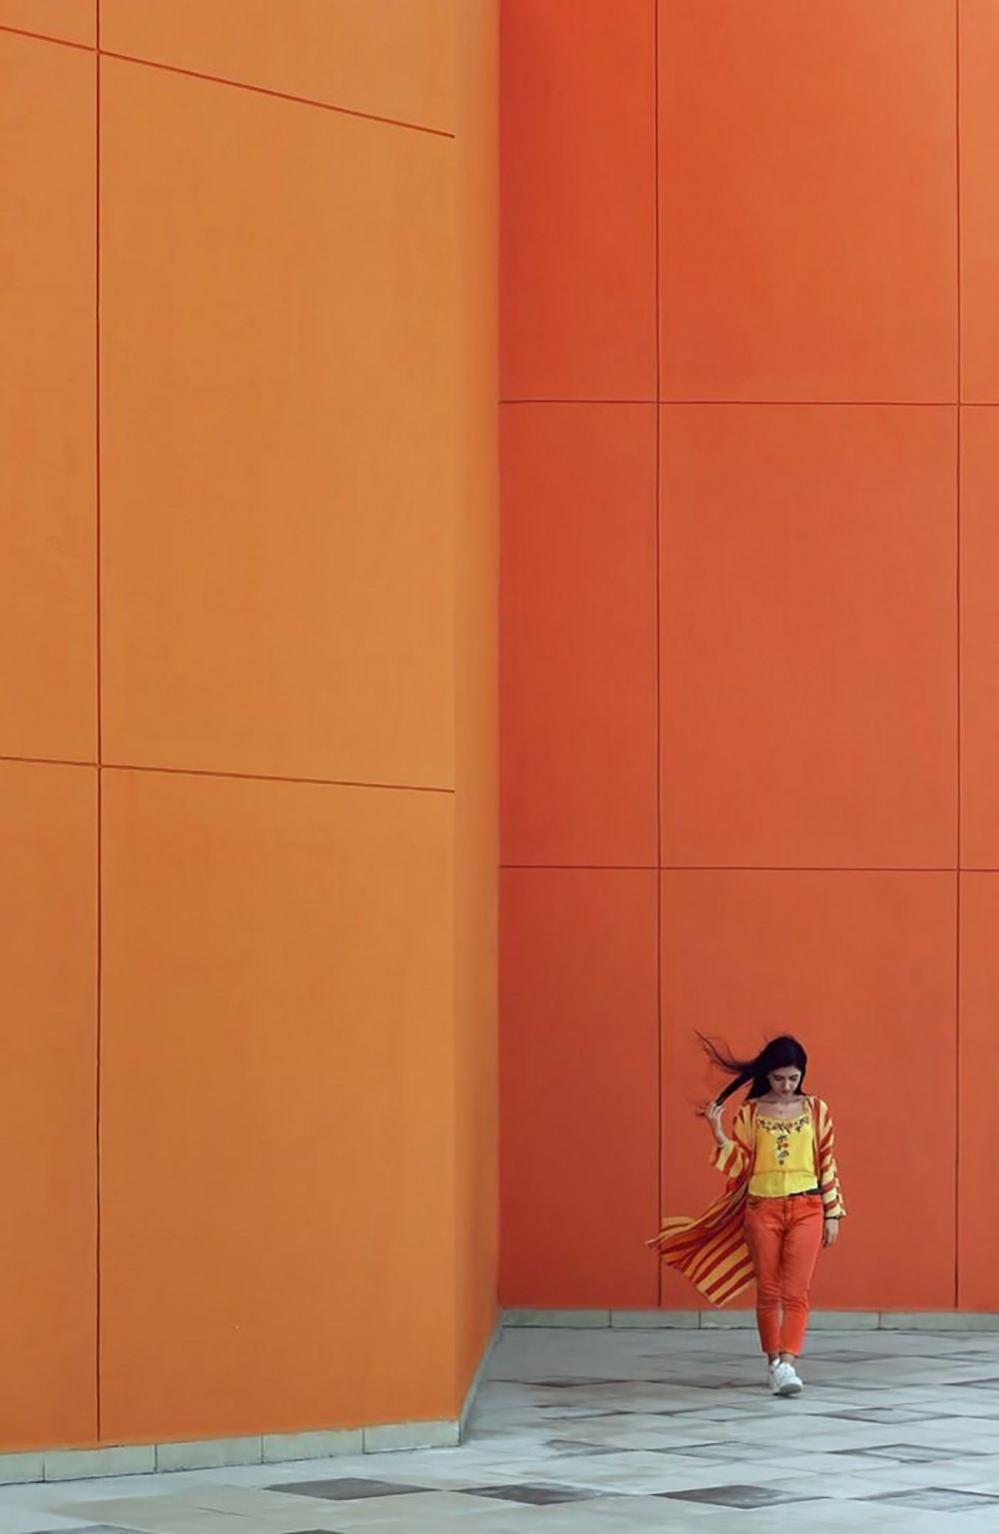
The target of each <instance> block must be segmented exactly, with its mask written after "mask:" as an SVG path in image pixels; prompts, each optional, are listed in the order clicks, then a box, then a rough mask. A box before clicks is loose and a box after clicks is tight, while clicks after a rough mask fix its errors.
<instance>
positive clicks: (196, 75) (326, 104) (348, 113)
mask: <svg viewBox="0 0 999 1534" xmlns="http://www.w3.org/2000/svg"><path fill="white" fill-rule="evenodd" d="M0 32H9V33H10V34H11V36H13V37H30V38H32V39H33V40H34V41H35V42H40V43H55V44H57V45H58V46H59V47H61V48H76V49H79V50H80V51H82V52H83V53H99V54H100V55H101V57H102V58H105V59H119V60H120V61H121V62H122V63H125V64H141V65H143V66H144V67H145V68H146V69H163V70H165V71H166V72H167V73H168V74H173V75H183V76H184V77H185V78H186V79H189V80H207V81H208V82H209V83H210V84H212V85H229V86H231V87H232V89H233V90H237V91H252V92H254V94H255V95H258V96H273V97H274V99H275V100H276V101H293V102H295V103H296V104H297V105H298V106H305V107H318V108H319V110H320V111H322V112H337V113H339V114H340V116H342V117H359V118H360V119H361V120H362V122H373V123H385V124H386V125H387V126H388V127H390V128H408V129H409V130H410V131H411V132H412V133H429V134H430V135H431V136H432V137H433V138H446V139H453V138H454V137H455V135H454V134H453V133H452V132H451V131H450V129H448V128H428V127H427V126H426V125H425V124H424V123H411V122H404V121H403V119H402V118H400V117H382V116H380V115H379V114H378V113H377V112H362V111H360V110H359V109H358V108H356V107H342V106H337V105H336V104H335V103H334V102H332V101H317V100H315V98H314V97H312V96H296V95H294V94H292V92H290V91H277V90H272V89H271V88H270V87H269V86H266V85H251V84H249V83H248V82H247V81H245V80H229V79H227V78H226V77H225V76H224V75H209V74H205V73H204V72H203V71H202V70H200V69H184V68H182V66H181V65H179V64H161V63H159V62H158V60H156V59H141V58H138V57H137V56H136V55H135V54H131V53H116V52H115V51H114V50H113V49H110V48H97V47H95V45H94V44H93V43H74V42H70V40H69V38H66V37H50V36H49V35H48V34H47V33H45V32H28V31H25V30H24V28H23V27H9V26H4V25H2V24H0Z"/></svg>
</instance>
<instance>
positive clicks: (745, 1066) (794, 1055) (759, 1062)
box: [697, 1033, 808, 1103]
mask: <svg viewBox="0 0 999 1534" xmlns="http://www.w3.org/2000/svg"><path fill="white" fill-rule="evenodd" d="M697 1037H698V1038H699V1039H700V1041H701V1044H702V1046H703V1048H704V1051H705V1053H706V1054H707V1056H708V1059H709V1060H710V1061H711V1063H712V1064H713V1065H717V1066H718V1068H719V1070H723V1071H725V1072H726V1074H727V1075H729V1076H732V1077H734V1080H732V1081H730V1082H729V1084H728V1086H727V1087H725V1088H724V1089H723V1090H722V1091H721V1092H719V1093H718V1096H717V1097H716V1098H715V1102H716V1103H723V1102H724V1101H725V1099H726V1097H731V1095H732V1093H733V1092H738V1090H739V1088H740V1087H743V1086H745V1085H746V1083H747V1082H748V1083H749V1091H748V1092H747V1093H746V1099H747V1101H748V1100H749V1099H751V1098H754V1097H763V1096H765V1094H766V1093H767V1092H769V1090H770V1081H769V1077H770V1072H771V1071H781V1070H785V1069H786V1068H787V1066H789V1065H790V1066H792V1067H793V1068H794V1069H795V1070H796V1071H800V1072H801V1081H800V1082H799V1084H798V1090H799V1091H801V1089H802V1088H803V1087H804V1085H805V1072H806V1070H807V1069H808V1056H807V1055H806V1053H805V1051H804V1049H803V1047H802V1046H801V1044H799V1043H798V1040H797V1039H795V1038H792V1037H791V1035H790V1034H789V1033H782V1034H780V1035H779V1037H778V1038H776V1039H769V1040H768V1041H767V1043H766V1044H765V1045H764V1046H763V1048H762V1049H761V1050H760V1052H759V1054H758V1055H757V1056H756V1057H755V1058H754V1059H752V1060H739V1059H737V1058H736V1057H735V1055H733V1054H732V1051H731V1050H730V1049H729V1048H728V1046H727V1045H723V1046H721V1047H719V1046H718V1045H717V1044H716V1043H715V1042H714V1041H713V1040H712V1039H707V1038H705V1036H704V1034H703V1033H699V1034H698V1035H697Z"/></svg>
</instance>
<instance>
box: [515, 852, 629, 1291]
mask: <svg viewBox="0 0 999 1534" xmlns="http://www.w3.org/2000/svg"><path fill="white" fill-rule="evenodd" d="M655 881H656V874H655V873H654V872H653V871H651V870H649V871H639V870H621V869H599V870H587V869H530V870H527V869H507V870H505V871H504V873H503V875H502V877H501V882H500V891H501V951H502V961H501V1003H502V1009H503V1018H504V1027H503V1032H502V1035H501V1043H500V1062H501V1063H500V1100H501V1105H502V1121H501V1134H500V1189H501V1211H502V1226H501V1228H502V1248H501V1251H502V1255H501V1266H500V1300H501V1302H502V1303H503V1304H504V1305H508V1306H518V1305H550V1306H582V1307H589V1306H600V1307H606V1306H609V1305H614V1306H629V1305H630V1306H650V1305H654V1304H655V1303H656V1296H657V1285H658V1280H657V1274H656V1263H655V1261H654V1260H653V1258H652V1257H651V1254H650V1252H649V1249H648V1248H647V1247H645V1246H644V1245H643V1242H644V1241H645V1240H646V1239H647V1238H648V1237H649V1236H650V1235H652V1234H654V1233H655V1231H656V1229H657V1228H658V1226H657V1209H656V1203H657V1198H658V1183H657V1169H656V1158H657V1154H658V1145H657V1134H658V1127H657V1112H658V1110H657V1094H658V1084H657V1053H658V1009H657V1000H656V888H655ZM650 1221H651V1224H650Z"/></svg>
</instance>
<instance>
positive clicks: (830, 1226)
mask: <svg viewBox="0 0 999 1534" xmlns="http://www.w3.org/2000/svg"><path fill="white" fill-rule="evenodd" d="M838 1235H839V1221H838V1220H827V1221H826V1223H825V1225H824V1227H823V1230H822V1245H823V1246H832V1245H833V1244H834V1242H835V1240H836V1237H837V1236H838Z"/></svg>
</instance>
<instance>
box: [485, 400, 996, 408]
mask: <svg viewBox="0 0 999 1534" xmlns="http://www.w3.org/2000/svg"><path fill="white" fill-rule="evenodd" d="M956 403H957V401H956V400H952V399H925V400H914V399H659V400H655V399H582V398H576V399H551V398H548V399H541V398H538V399H527V398H523V399H501V400H500V404H501V405H681V406H682V405H798V406H802V407H810V408H812V409H819V408H821V407H822V406H825V405H828V406H829V407H830V408H837V409H850V408H853V409H861V408H864V407H873V406H881V405H886V406H891V408H892V409H893V410H953V408H954V406H955V404H956ZM961 403H962V404H964V405H968V404H973V403H981V404H985V403H986V402H984V401H979V402H976V401H971V400H963V401H962V402H961Z"/></svg>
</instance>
